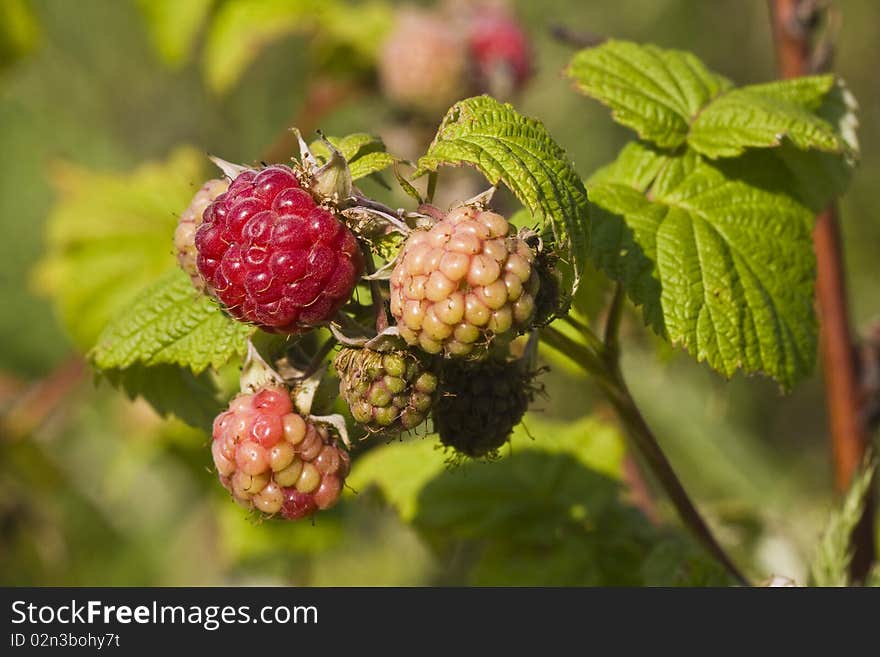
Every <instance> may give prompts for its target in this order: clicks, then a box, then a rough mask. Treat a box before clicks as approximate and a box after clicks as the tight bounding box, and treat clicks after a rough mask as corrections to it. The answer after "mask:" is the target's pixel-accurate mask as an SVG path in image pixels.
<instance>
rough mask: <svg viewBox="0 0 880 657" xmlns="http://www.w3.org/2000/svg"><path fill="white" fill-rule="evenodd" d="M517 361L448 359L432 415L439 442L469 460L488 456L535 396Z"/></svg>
mask: <svg viewBox="0 0 880 657" xmlns="http://www.w3.org/2000/svg"><path fill="white" fill-rule="evenodd" d="M533 378H534V373H530V372H524V371H523V367H522V363H521V361H508V360H499V359H494V358H492V359H489V360H485V361H478V362H473V361H461V360H448V361H444V363H443V371H442V373H441V383H440V388H439V390H438V394H437V401H436V402H435V403H434V408H433V411H432V416H433V418H434V429H435V430H436V431H437V433H438V434H439V436H440V442H441V443H443V444H444V445H446V446H447V447H450V448H452V449H454V450H455V451H456V452H457V453H458V454H460V455H463V456H468V457H471V458H484V457H486V458H493V457H494V456H495V455H496V454H497V452H498V449H499V448H500V447H501V446H502V445H504V443H506V442H507V441H508V439H509V438H510V434H511V433H512V432H513V428H514V427H515V426H516V425H517V424H519V422H520V420H521V419H522V417H523V415H525V412H526V410H527V409H528V406H529V403H530V402H531V400H532V397H533V396H534V393H535V387H534V385H533V384H532V380H533Z"/></svg>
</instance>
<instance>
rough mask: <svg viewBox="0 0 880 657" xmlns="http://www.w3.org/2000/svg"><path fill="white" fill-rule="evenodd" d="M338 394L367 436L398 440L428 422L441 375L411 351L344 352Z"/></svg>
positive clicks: (338, 365) (338, 366) (338, 364)
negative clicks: (402, 435)
mask: <svg viewBox="0 0 880 657" xmlns="http://www.w3.org/2000/svg"><path fill="white" fill-rule="evenodd" d="M335 366H336V370H337V373H338V374H339V394H340V395H341V396H342V398H343V399H344V400H345V402H346V404H348V407H349V409H350V410H351V414H352V417H354V419H355V421H356V422H357V423H358V424H360V425H362V426H363V427H364V428H365V429H366V430H367V431H368V432H370V433H374V434H381V435H385V436H394V435H398V434H400V433H401V432H403V431H407V430H410V429H413V428H415V427H417V426H418V425H420V424H422V423H423V422H424V421H425V420H426V419H427V417H428V413H429V412H430V410H431V404H432V403H433V401H434V393H435V391H436V390H437V375H436V374H434V372H432V371H431V370H430V368H429V364H428V362H427V359H426V358H424V357H423V356H419V355H418V354H415V353H412V352H410V351H403V350H395V351H386V352H380V351H374V350H372V349H351V348H344V349H342V350H341V351H340V352H339V354H338V355H337V356H336V361H335Z"/></svg>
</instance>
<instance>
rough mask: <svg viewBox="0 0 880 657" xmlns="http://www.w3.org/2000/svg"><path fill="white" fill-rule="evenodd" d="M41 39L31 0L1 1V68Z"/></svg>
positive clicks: (30, 48) (30, 49) (29, 50)
mask: <svg viewBox="0 0 880 657" xmlns="http://www.w3.org/2000/svg"><path fill="white" fill-rule="evenodd" d="M39 39H40V26H39V24H38V23H37V19H36V17H35V16H34V14H33V10H32V9H31V3H30V1H29V0H3V2H0V69H2V68H5V67H6V66H8V65H9V64H12V63H13V62H15V61H16V60H17V59H18V58H19V57H22V56H23V55H26V54H28V53H29V52H31V51H32V50H34V48H36V46H37V43H38V42H39Z"/></svg>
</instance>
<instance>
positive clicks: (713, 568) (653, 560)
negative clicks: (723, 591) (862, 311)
mask: <svg viewBox="0 0 880 657" xmlns="http://www.w3.org/2000/svg"><path fill="white" fill-rule="evenodd" d="M641 573H642V580H643V584H644V586H730V585H731V584H732V583H733V582H732V581H731V579H730V576H729V575H728V574H727V571H725V570H724V568H722V567H721V565H720V564H719V563H718V562H717V561H715V560H714V559H712V558H711V557H710V556H709V555H708V554H706V553H705V552H704V551H703V550H701V549H700V548H698V547H697V546H696V545H693V544H692V543H689V542H687V541H684V540H682V539H681V538H669V539H666V540H663V541H661V542H660V543H658V544H657V545H656V546H654V548H653V549H652V550H651V552H650V554H648V558H647V559H645V561H644V562H643V563H642V565H641Z"/></svg>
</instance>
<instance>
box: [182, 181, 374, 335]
mask: <svg viewBox="0 0 880 657" xmlns="http://www.w3.org/2000/svg"><path fill="white" fill-rule="evenodd" d="M195 246H196V248H197V250H198V254H199V255H198V260H197V265H198V271H199V274H201V276H202V277H203V278H204V280H205V281H206V283H207V289H208V291H209V293H210V294H212V295H213V296H215V297H216V298H217V299H219V300H220V302H221V303H222V304H223V305H224V307H225V308H226V310H227V311H228V312H229V314H230V315H232V316H233V317H235V318H236V319H239V320H241V321H245V322H251V323H253V324H256V325H258V326H259V327H260V328H262V329H264V330H266V331H269V332H274V333H297V332H300V331H302V330H305V329H308V328H310V327H313V326H316V325H318V324H321V323H323V322H326V321H328V320H330V319H331V318H332V317H333V316H334V314H335V313H336V311H337V310H339V308H341V307H342V305H343V304H344V303H345V302H346V301H347V300H348V298H349V297H350V296H351V293H352V290H353V289H354V287H355V285H356V284H357V281H358V278H359V277H360V275H361V273H362V272H363V266H364V264H363V256H362V255H361V251H360V248H359V246H358V243H357V240H356V239H355V237H354V235H353V234H352V232H351V231H350V230H348V228H346V227H345V226H344V225H343V224H342V222H340V221H339V219H338V218H337V217H336V216H335V215H334V213H333V212H331V211H330V210H328V209H327V208H325V207H323V206H321V205H318V204H317V203H316V202H315V199H314V198H313V197H312V195H311V193H310V192H309V191H307V190H306V189H303V187H302V185H301V184H300V182H299V179H298V178H297V176H296V174H295V173H294V172H293V171H292V170H291V169H289V168H288V167H285V166H281V165H275V166H271V167H268V168H265V169H263V170H262V171H259V172H257V171H251V170H248V171H244V172H242V173H241V174H239V175H238V177H237V178H236V179H235V180H234V181H233V182H232V184H231V185H230V186H229V189H228V190H227V191H226V192H225V193H223V194H220V195H219V196H217V198H215V199H214V201H213V202H212V203H211V204H210V205H209V206H208V207H207V208H206V209H205V211H204V213H203V217H202V224H201V226H200V227H199V229H198V232H197V233H196V236H195Z"/></svg>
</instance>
